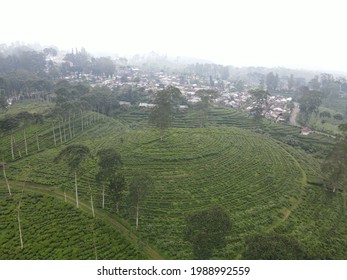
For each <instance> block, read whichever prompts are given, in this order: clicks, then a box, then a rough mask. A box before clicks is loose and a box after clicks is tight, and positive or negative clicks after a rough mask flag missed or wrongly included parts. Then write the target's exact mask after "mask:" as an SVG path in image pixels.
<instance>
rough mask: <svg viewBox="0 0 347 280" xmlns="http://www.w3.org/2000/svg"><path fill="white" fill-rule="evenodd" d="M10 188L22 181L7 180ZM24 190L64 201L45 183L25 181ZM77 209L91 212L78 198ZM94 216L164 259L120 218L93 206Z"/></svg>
mask: <svg viewBox="0 0 347 280" xmlns="http://www.w3.org/2000/svg"><path fill="white" fill-rule="evenodd" d="M0 183H1V185H2V180H0ZM9 183H10V186H11V189H16V190H18V189H20V190H21V189H22V186H23V183H22V182H19V181H9ZM24 192H35V193H41V194H44V195H49V196H53V197H55V198H57V199H60V200H63V201H64V194H63V192H60V191H57V190H55V189H53V188H52V187H48V186H45V185H40V184H35V183H28V182H26V183H25V185H24ZM67 203H70V204H72V205H74V206H75V205H76V201H75V198H74V197H73V196H69V195H67ZM79 209H80V210H81V211H84V212H88V213H90V214H91V213H92V208H91V205H90V203H87V202H85V201H82V200H79ZM94 211H95V216H96V217H98V218H100V219H102V220H103V221H105V222H106V223H107V224H109V225H110V226H112V227H113V228H114V229H116V230H118V231H119V232H121V233H122V234H123V235H124V237H125V238H126V239H128V240H129V241H130V242H131V243H133V244H134V243H136V242H139V243H141V245H142V248H143V251H144V253H145V254H146V255H147V256H148V257H149V258H150V259H153V260H163V259H165V257H164V256H162V255H161V254H160V253H159V252H158V251H157V250H156V249H154V248H153V247H152V246H150V245H149V244H146V243H145V242H144V241H142V240H140V239H139V237H138V236H137V233H136V232H135V231H133V230H131V229H130V227H129V225H127V223H126V222H125V221H123V220H122V219H121V218H119V217H117V216H115V215H111V214H110V213H108V212H107V211H104V210H102V209H97V208H95V207H94Z"/></svg>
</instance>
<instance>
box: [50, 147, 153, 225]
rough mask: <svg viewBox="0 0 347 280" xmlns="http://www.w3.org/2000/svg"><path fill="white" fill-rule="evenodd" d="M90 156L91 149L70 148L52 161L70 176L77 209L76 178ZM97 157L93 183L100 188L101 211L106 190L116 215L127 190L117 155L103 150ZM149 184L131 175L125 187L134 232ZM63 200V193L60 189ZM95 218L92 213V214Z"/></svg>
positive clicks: (84, 167)
mask: <svg viewBox="0 0 347 280" xmlns="http://www.w3.org/2000/svg"><path fill="white" fill-rule="evenodd" d="M92 157H93V155H92V153H91V151H90V149H89V148H88V147H87V146H86V145H83V144H72V145H69V146H67V147H65V148H64V149H63V150H61V151H60V152H59V154H58V155H57V156H56V157H55V159H54V162H56V163H58V162H64V163H65V164H66V165H67V167H68V169H69V171H70V173H72V174H73V175H74V178H75V180H74V181H75V187H74V189H75V196H76V207H77V208H78V207H79V204H78V178H79V177H80V176H81V174H83V173H84V172H86V171H87V167H86V164H85V163H86V161H88V159H90V158H92ZM97 157H98V172H97V174H96V176H95V179H96V182H97V183H98V185H100V189H101V192H102V208H104V207H105V191H106V187H108V189H107V190H108V193H109V194H110V195H109V197H110V200H111V202H112V205H114V208H115V209H116V211H117V212H118V211H119V203H120V202H121V200H122V198H123V195H124V191H125V189H126V186H127V185H126V180H125V177H124V175H123V173H122V169H121V168H122V165H123V162H122V159H121V156H120V154H119V153H118V152H117V151H115V150H114V149H113V148H107V149H102V150H99V151H98V152H97ZM152 185H153V184H152V180H151V178H150V177H148V176H147V175H145V174H142V173H137V174H134V176H133V178H132V180H131V182H130V184H129V186H128V198H129V201H130V203H131V204H132V205H133V208H134V210H135V213H136V218H135V219H136V230H137V229H138V227H139V215H140V208H141V205H142V203H143V201H144V198H145V196H146V195H147V194H148V193H149V192H150V190H151V186H152ZM63 191H64V195H65V199H66V189H63ZM91 206H92V210H93V209H94V205H93V197H92V192H91ZM93 214H94V212H93Z"/></svg>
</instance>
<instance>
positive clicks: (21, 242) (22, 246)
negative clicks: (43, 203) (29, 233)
mask: <svg viewBox="0 0 347 280" xmlns="http://www.w3.org/2000/svg"><path fill="white" fill-rule="evenodd" d="M17 218H18V228H19V239H20V248H21V249H22V250H23V248H24V245H23V237H22V229H21V226H20V218H19V208H18V216H17Z"/></svg>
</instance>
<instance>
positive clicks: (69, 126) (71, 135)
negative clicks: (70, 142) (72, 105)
mask: <svg viewBox="0 0 347 280" xmlns="http://www.w3.org/2000/svg"><path fill="white" fill-rule="evenodd" d="M69 132H70V139H72V130H71V119H70V116H69Z"/></svg>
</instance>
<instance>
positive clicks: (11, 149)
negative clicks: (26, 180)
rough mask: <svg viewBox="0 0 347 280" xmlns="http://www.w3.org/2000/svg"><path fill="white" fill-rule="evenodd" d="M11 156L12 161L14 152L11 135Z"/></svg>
mask: <svg viewBox="0 0 347 280" xmlns="http://www.w3.org/2000/svg"><path fill="white" fill-rule="evenodd" d="M11 155H12V160H14V152H13V136H12V135H11Z"/></svg>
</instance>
